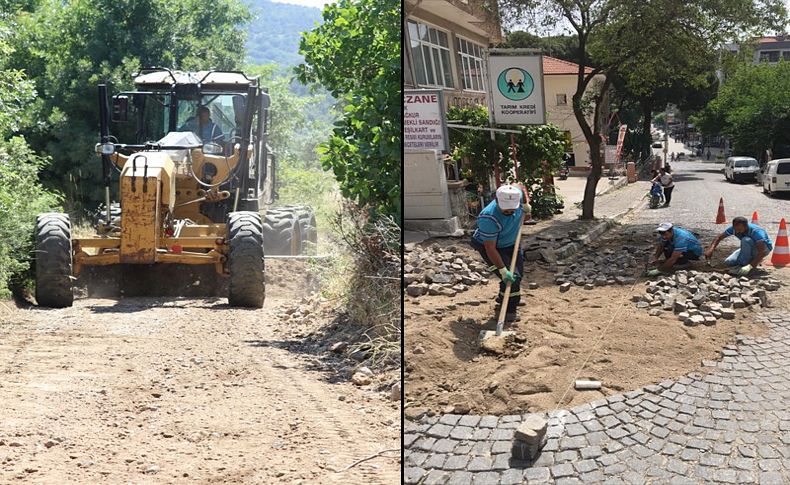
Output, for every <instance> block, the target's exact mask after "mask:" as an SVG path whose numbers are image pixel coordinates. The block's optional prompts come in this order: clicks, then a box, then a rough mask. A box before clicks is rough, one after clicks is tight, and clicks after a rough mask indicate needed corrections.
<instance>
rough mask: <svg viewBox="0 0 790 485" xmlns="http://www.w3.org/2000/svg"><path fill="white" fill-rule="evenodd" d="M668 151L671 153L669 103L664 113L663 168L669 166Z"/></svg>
mask: <svg viewBox="0 0 790 485" xmlns="http://www.w3.org/2000/svg"><path fill="white" fill-rule="evenodd" d="M667 151H669V103H667V109H666V111H665V112H664V163H663V164H662V165H661V166H662V167H666V166H667Z"/></svg>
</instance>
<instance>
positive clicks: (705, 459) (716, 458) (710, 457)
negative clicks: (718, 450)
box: [699, 453, 726, 467]
mask: <svg viewBox="0 0 790 485" xmlns="http://www.w3.org/2000/svg"><path fill="white" fill-rule="evenodd" d="M725 461H726V457H725V456H724V455H717V454H715V453H702V454H701V455H700V458H699V462H700V464H701V465H704V466H706V467H707V466H712V467H718V466H722V465H723V464H724V462H725Z"/></svg>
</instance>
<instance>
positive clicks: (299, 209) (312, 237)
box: [263, 205, 318, 256]
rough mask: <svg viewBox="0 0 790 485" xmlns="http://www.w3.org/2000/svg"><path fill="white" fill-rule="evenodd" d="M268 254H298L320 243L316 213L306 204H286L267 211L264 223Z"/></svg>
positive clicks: (309, 250)
mask: <svg viewBox="0 0 790 485" xmlns="http://www.w3.org/2000/svg"><path fill="white" fill-rule="evenodd" d="M263 231H264V238H263V239H264V242H265V244H266V254H277V255H286V256H298V255H303V254H307V253H308V252H312V251H314V250H315V247H316V244H317V243H318V231H317V229H316V222H315V214H314V213H313V210H312V209H311V208H309V207H306V206H296V205H286V206H280V207H273V208H271V209H269V210H267V211H266V218H265V219H264V224H263Z"/></svg>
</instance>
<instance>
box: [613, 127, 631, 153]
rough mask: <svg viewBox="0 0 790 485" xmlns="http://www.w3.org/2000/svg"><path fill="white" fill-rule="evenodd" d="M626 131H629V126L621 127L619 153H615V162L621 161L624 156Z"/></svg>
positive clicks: (618, 136) (618, 143)
mask: <svg viewBox="0 0 790 485" xmlns="http://www.w3.org/2000/svg"><path fill="white" fill-rule="evenodd" d="M626 131H628V125H620V131H618V133H617V151H616V152H615V156H614V161H619V160H620V159H621V158H622V156H623V144H624V143H625V132H626Z"/></svg>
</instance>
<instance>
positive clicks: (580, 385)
mask: <svg viewBox="0 0 790 485" xmlns="http://www.w3.org/2000/svg"><path fill="white" fill-rule="evenodd" d="M575 387H576V389H577V390H585V389H600V388H601V381H582V380H579V381H576V384H575Z"/></svg>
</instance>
